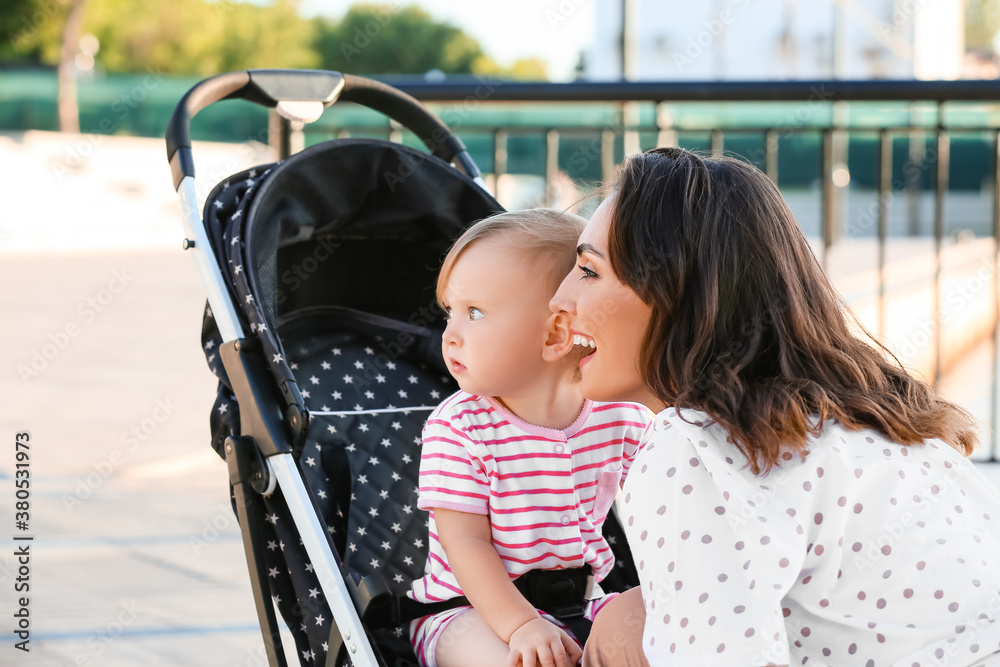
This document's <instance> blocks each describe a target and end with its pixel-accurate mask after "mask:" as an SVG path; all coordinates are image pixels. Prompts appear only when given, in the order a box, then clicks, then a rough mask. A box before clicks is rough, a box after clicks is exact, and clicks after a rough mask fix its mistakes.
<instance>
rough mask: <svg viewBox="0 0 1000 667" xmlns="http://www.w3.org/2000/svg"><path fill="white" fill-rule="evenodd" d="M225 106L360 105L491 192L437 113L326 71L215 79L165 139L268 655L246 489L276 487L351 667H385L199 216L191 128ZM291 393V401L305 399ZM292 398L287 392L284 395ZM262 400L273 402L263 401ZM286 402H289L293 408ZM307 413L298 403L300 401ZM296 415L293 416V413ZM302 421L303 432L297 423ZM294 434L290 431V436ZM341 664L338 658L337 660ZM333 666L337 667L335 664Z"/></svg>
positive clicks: (303, 110)
mask: <svg viewBox="0 0 1000 667" xmlns="http://www.w3.org/2000/svg"><path fill="white" fill-rule="evenodd" d="M224 99H245V100H248V101H251V102H255V103H257V104H260V105H262V106H266V107H270V108H274V109H275V110H276V112H277V113H278V114H279V115H280V116H281V117H283V118H285V119H287V120H289V121H297V122H311V121H314V120H316V119H317V118H319V116H320V115H321V114H322V111H323V109H324V108H325V107H328V106H330V105H332V104H333V103H335V102H336V101H338V100H340V99H343V100H347V101H353V102H357V103H360V104H363V105H365V106H368V107H370V108H373V109H375V110H377V111H380V112H382V113H384V114H386V115H387V116H389V117H390V118H392V119H394V120H396V121H398V122H400V123H402V124H403V125H404V126H405V127H407V128H409V129H411V130H412V131H414V132H415V133H416V134H417V135H418V136H419V137H420V138H421V139H422V140H423V141H424V143H425V144H426V145H427V147H428V148H429V149H430V150H431V152H432V153H433V154H434V155H436V156H437V157H440V158H442V159H444V160H445V161H446V162H453V163H455V164H456V166H457V167H459V168H460V169H461V170H462V171H463V172H464V173H465V174H466V175H468V176H469V177H470V178H472V179H473V180H474V181H475V182H476V183H477V184H479V185H480V186H481V187H482V188H483V189H484V190H485V189H486V187H485V184H484V182H483V180H482V178H481V176H480V173H479V169H478V168H477V167H476V165H475V163H474V162H473V161H472V159H471V158H470V157H469V155H468V152H467V151H466V150H465V146H464V145H463V144H462V142H461V141H460V140H459V139H458V138H457V137H455V136H454V135H453V134H452V133H451V132H450V131H449V130H448V128H447V127H446V126H445V125H444V124H443V123H442V122H441V121H440V120H438V119H437V118H436V117H435V116H434V115H433V114H432V113H431V112H429V111H428V110H426V109H425V108H424V107H423V106H422V105H421V104H420V103H419V102H417V101H416V100H415V99H413V98H412V97H410V96H408V95H406V94H405V93H402V92H400V91H398V90H395V89H393V88H391V87H389V86H386V85H384V84H381V83H379V82H377V81H374V80H371V79H366V78H363V77H356V76H351V75H344V74H340V73H338V72H330V71H322V70H249V71H243V72H230V73H226V74H220V75H218V76H215V77H211V78H209V79H206V80H204V81H202V82H201V83H199V84H197V85H195V86H194V87H193V88H191V90H190V91H188V93H187V94H186V95H185V96H184V97H183V98H182V99H181V101H180V103H179V104H178V106H177V108H176V110H175V111H174V114H173V116H172V118H171V121H170V125H169V127H168V130H167V133H166V141H167V157H168V160H169V162H170V166H171V170H172V173H173V180H174V187H175V189H176V191H177V193H178V196H179V198H180V203H181V214H182V218H183V224H184V232H185V235H186V237H185V239H184V242H183V247H184V248H185V249H186V250H191V251H193V253H192V257H193V259H194V261H195V266H196V268H197V270H198V273H199V275H200V277H201V280H202V283H203V285H204V286H205V289H206V292H207V297H208V302H209V305H210V307H211V309H212V313H213V316H214V318H215V320H216V324H217V326H218V328H219V332H220V333H221V335H222V340H223V343H224V345H223V346H222V347H221V349H220V355H221V358H222V361H223V363H224V365H225V368H226V371H227V373H228V374H229V377H230V380H231V381H232V385H233V389H234V391H235V393H236V395H237V397H238V398H240V399H242V398H244V397H245V398H246V399H247V400H246V401H244V400H240V404H241V407H242V406H244V405H245V406H247V408H251V409H247V410H246V411H245V412H243V411H241V430H242V435H241V436H238V437H231V438H228V439H227V440H226V444H225V450H226V460H227V463H228V466H229V471H230V482H231V483H232V485H233V490H234V496H235V499H236V505H237V513H238V515H239V519H240V525H241V530H242V531H243V535H244V539H243V542H244V549H245V552H246V557H247V565H248V567H249V569H250V575H251V585H252V587H253V589H254V599H255V602H256V605H257V612H258V618H259V619H260V623H261V633H262V635H263V639H264V645H265V648H266V651H267V654H268V660H269V662H270V663H271V664H274V665H285V664H286V661H285V657H284V654H283V653H282V652H281V651H279V650H278V649H279V648H280V647H281V639H280V636H279V635H278V632H277V624H276V620H275V613H274V607H273V605H272V604H271V601H270V596H269V595H268V594H267V585H268V584H267V581H266V577H264V578H263V580H262V578H261V576H260V575H261V572H262V571H261V570H260V568H259V567H258V566H259V563H258V561H257V556H256V555H255V552H254V545H258V546H259V545H260V541H261V538H260V535H258V534H255V530H254V527H253V522H251V521H249V520H248V518H247V517H248V509H247V504H248V503H249V502H251V501H252V498H253V496H252V493H251V492H250V491H249V490H248V489H246V484H250V485H251V486H252V487H253V490H254V491H256V492H257V493H260V494H262V495H269V494H270V493H272V492H273V491H274V490H275V488H276V487H279V488H280V489H281V492H282V495H283V497H284V499H285V502H286V503H287V505H288V509H289V511H290V512H291V514H292V517H293V518H294V520H295V523H296V525H297V526H298V529H299V532H300V536H301V539H302V541H303V545H304V547H305V549H306V551H307V553H308V555H309V558H310V560H311V562H312V564H313V566H314V567H315V568H316V574H317V576H318V579H319V583H320V585H321V587H322V591H323V595H324V596H325V597H326V599H327V601H328V603H329V604H330V609H331V612H332V613H333V614H334V622H335V624H336V626H337V628H338V630H339V632H340V636H341V638H342V639H343V642H344V643H343V645H344V646H345V647H346V648H347V651H348V653H349V658H350V660H351V662H352V664H354V665H356V666H357V667H379V664H380V663H379V660H378V659H377V658H376V656H375V653H374V651H373V649H372V647H371V646H370V645H369V643H368V641H367V638H366V632H365V628H364V627H363V625H362V622H361V619H360V618H359V615H358V612H357V610H356V608H355V604H354V599H353V597H352V592H351V590H350V589H349V588H348V586H347V584H346V582H345V580H344V577H343V576H342V575H341V570H340V567H339V564H338V560H337V558H336V556H335V555H334V553H333V551H332V550H331V548H330V544H329V541H328V538H327V535H326V533H325V531H324V529H323V527H322V526H321V525H320V522H319V518H318V516H317V513H316V509H315V506H314V504H313V501H312V499H311V497H310V495H309V492H308V491H307V490H306V488H305V485H304V483H303V479H302V476H301V473H300V472H299V470H298V468H297V464H296V462H295V460H294V458H293V454H292V449H293V448H292V444H291V443H292V441H293V439H294V436H293V437H289V430H291V432H292V433H293V434H294V433H295V432H296V429H300V428H302V426H303V424H302V422H304V421H305V414H304V412H301V411H300V412H299V413H296V412H295V411H292V412H291V414H288V413H286V415H285V417H286V418H285V420H284V421H285V422H286V423H283V420H282V418H281V415H280V414H275V412H274V411H270V412H269V411H266V410H264V409H262V407H261V406H264V405H267V404H268V401H269V400H271V401H273V403H272V404H277V405H281V404H283V402H282V399H283V397H282V396H280V395H277V394H278V392H277V391H275V389H274V388H271V389H270V391H268V383H267V382H257V381H256V380H257V379H258V378H261V377H262V376H263V375H264V374H267V373H268V369H267V367H266V365H264V364H261V363H260V361H261V360H260V355H259V354H258V355H256V356H255V355H254V352H255V351H256V350H254V349H253V347H254V346H253V341H252V340H247V339H245V337H244V336H245V334H244V331H243V328H242V326H241V324H240V319H239V316H238V315H237V312H236V309H235V307H234V304H233V303H232V301H231V299H230V297H229V292H228V288H227V287H226V283H225V282H224V278H223V273H222V269H221V267H220V266H219V263H218V261H217V259H216V256H215V254H214V253H213V252H212V247H211V242H210V241H209V235H208V232H207V230H206V226H205V223H204V220H203V219H202V214H201V212H200V211H199V208H198V201H197V191H196V188H195V175H194V162H193V157H192V153H191V142H190V135H189V126H190V122H191V119H192V118H193V117H194V116H195V114H197V113H198V112H199V111H200V110H202V109H203V108H205V107H207V106H209V105H210V104H212V103H214V102H217V101H220V100H224ZM292 385H293V386H292V387H290V388H288V391H289V392H290V394H291V395H292V396H293V397H294V396H297V395H298V389H297V388H296V387H294V383H292ZM284 391H285V388H284V387H282V392H284ZM261 392H264V393H265V394H266V393H272V394H274V396H262V395H261ZM286 402H287V401H286ZM299 403H301V398H299ZM293 407H294V406H293ZM297 419H298V422H299V423H296V420H297ZM289 427H290V429H289ZM333 654H334V660H336V652H335V651H334V652H333ZM328 664H332V663H330V662H329V658H328Z"/></svg>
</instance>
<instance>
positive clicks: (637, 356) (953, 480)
mask: <svg viewBox="0 0 1000 667" xmlns="http://www.w3.org/2000/svg"><path fill="white" fill-rule="evenodd" d="M577 253H578V255H579V258H578V259H579V262H578V264H579V267H578V269H577V270H575V271H574V272H572V273H571V274H570V275H569V276H567V277H566V279H565V280H564V281H563V283H562V285H561V287H560V288H559V291H558V292H557V294H556V295H555V297H554V298H553V300H552V302H551V304H550V306H551V308H552V310H553V311H555V312H566V313H568V314H569V315H570V317H571V319H572V321H571V327H572V330H573V333H574V334H576V335H581V336H584V337H585V338H584V339H585V340H588V341H593V343H592V344H593V346H594V351H593V353H592V354H590V355H589V356H587V357H585V358H584V359H582V360H581V362H580V366H581V373H582V390H583V394H584V395H585V396H586V397H587V398H590V399H593V400H600V401H611V400H614V401H619V400H626V401H637V402H640V403H643V404H644V405H646V406H647V407H648V408H649V409H650V410H652V411H654V412H658V413H659V414H658V415H657V417H656V429H657V430H656V433H655V435H654V437H653V438H652V440H651V441H650V443H649V444H648V445H647V447H646V449H645V450H644V451H643V452H642V453H641V454H640V455H639V457H638V458H637V459H636V461H635V463H634V465H633V467H632V473H631V474H630V476H629V478H628V481H627V482H626V484H625V486H624V488H623V490H622V498H623V504H622V507H621V515H622V520H623V521H624V523H625V526H626V531H627V534H628V540H629V545H630V546H631V548H632V552H633V555H634V557H635V561H636V563H637V564H638V568H639V579H640V582H641V586H640V587H639V589H634V590H633V591H629V592H628V593H626V594H624V595H622V596H621V597H620V598H618V599H617V600H615V601H614V602H612V603H610V604H609V605H608V607H607V608H608V609H609V610H610V609H612V605H614V609H616V611H611V612H609V613H605V614H602V615H601V616H599V617H598V622H597V623H596V624H595V627H594V632H593V634H592V635H591V642H590V643H588V646H587V650H586V653H585V657H584V662H585V664H591V665H601V664H607V665H625V664H646V662H647V661H648V664H651V665H668V664H669V665H673V664H678V665H787V664H795V665H799V664H803V663H806V662H807V661H811V664H830V665H888V664H900V665H914V664H920V665H934V664H945V663H947V664H948V665H955V666H957V665H973V664H1000V654H997V651H998V650H1000V623H998V622H994V621H996V620H997V618H998V617H1000V539H998V532H1000V493H998V492H997V490H996V489H995V488H993V487H992V486H991V485H990V483H989V482H988V481H986V480H985V479H984V478H983V476H982V475H981V473H979V471H977V470H976V469H975V468H974V467H973V466H972V464H971V463H969V462H968V460H967V459H966V458H965V456H967V455H968V454H969V453H970V452H971V451H972V450H973V448H974V447H975V445H976V436H975V434H974V422H973V420H972V418H971V417H970V416H969V415H968V413H966V412H965V411H964V410H962V409H960V408H958V407H957V406H955V405H953V404H951V403H948V402H946V401H944V400H942V399H940V398H939V397H937V396H936V395H935V394H934V392H933V390H932V389H931V388H930V387H929V386H928V385H926V384H925V383H924V382H922V381H920V380H917V379H915V378H913V377H911V376H910V375H908V374H907V373H906V371H904V370H903V369H902V368H901V367H900V365H899V364H898V362H896V361H895V359H894V358H890V359H887V358H886V356H887V354H886V351H885V350H884V349H881V347H880V346H879V345H878V344H877V343H876V342H874V341H871V340H862V339H861V338H859V337H857V336H856V335H855V334H854V333H853V331H852V328H851V326H849V324H848V320H847V317H846V309H844V308H843V306H842V304H841V302H840V300H839V297H838V296H837V294H836V293H835V292H834V290H833V288H832V287H831V286H830V284H829V282H828V281H827V279H826V277H825V276H824V274H823V272H822V270H821V269H820V267H819V266H818V264H817V263H816V260H815V258H814V257H813V255H812V253H811V251H810V249H809V246H808V244H807V243H806V241H805V238H804V237H803V236H802V233H801V232H800V230H799V228H798V225H797V224H796V222H795V220H794V218H793V216H792V214H791V212H790V211H789V210H788V207H787V206H786V204H785V203H784V200H783V199H782V197H781V194H780V193H779V191H778V190H777V188H776V187H775V186H774V185H773V184H772V183H771V182H770V181H769V180H768V179H767V177H766V176H764V174H762V173H761V172H760V171H759V170H757V169H755V168H753V167H751V166H749V165H746V164H744V163H742V162H739V161H736V160H732V159H727V158H713V159H705V158H702V157H699V156H697V155H695V154H693V153H690V152H688V151H685V150H682V149H679V148H661V149H655V150H652V151H647V152H645V153H642V154H640V155H637V156H633V157H632V158H630V159H629V160H627V161H626V163H625V164H624V165H623V166H622V169H621V171H620V175H619V178H618V181H617V183H616V184H615V185H614V187H613V188H612V191H611V194H610V196H609V197H608V199H606V200H605V201H604V202H603V203H602V204H601V206H600V207H599V208H598V209H597V211H596V212H595V213H594V216H593V218H592V219H591V221H590V223H589V224H588V226H587V228H586V230H585V231H584V233H583V235H582V236H581V237H580V245H579V247H578V249H577ZM857 328H860V327H857ZM888 356H889V357H891V355H888ZM640 595H641V598H640ZM611 619H615V622H614V623H609V621H611ZM640 642H641V643H640ZM991 654H997V655H995V656H994V657H993V658H992V660H993V662H989V661H990V658H989V657H988V656H990V655H991ZM984 659H985V660H987V662H986V663H983V662H982V661H983V660H984ZM977 661H978V662H977Z"/></svg>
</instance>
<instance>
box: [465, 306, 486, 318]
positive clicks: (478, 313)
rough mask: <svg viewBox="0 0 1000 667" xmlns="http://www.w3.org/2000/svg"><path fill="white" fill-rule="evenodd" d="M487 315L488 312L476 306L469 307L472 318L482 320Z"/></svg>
mask: <svg viewBox="0 0 1000 667" xmlns="http://www.w3.org/2000/svg"><path fill="white" fill-rule="evenodd" d="M484 317H486V313H484V312H483V311H481V310H479V309H478V308H476V307H472V308H469V319H470V320H481V319H483V318H484Z"/></svg>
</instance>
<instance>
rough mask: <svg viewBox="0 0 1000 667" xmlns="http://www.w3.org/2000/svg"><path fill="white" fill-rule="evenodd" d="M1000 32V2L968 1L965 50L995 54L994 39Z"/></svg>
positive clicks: (966, 7)
mask: <svg viewBox="0 0 1000 667" xmlns="http://www.w3.org/2000/svg"><path fill="white" fill-rule="evenodd" d="M997 32H1000V0H967V4H966V5H965V50H966V51H972V50H983V51H990V52H995V51H996V48H995V47H994V45H993V39H994V37H996V35H997Z"/></svg>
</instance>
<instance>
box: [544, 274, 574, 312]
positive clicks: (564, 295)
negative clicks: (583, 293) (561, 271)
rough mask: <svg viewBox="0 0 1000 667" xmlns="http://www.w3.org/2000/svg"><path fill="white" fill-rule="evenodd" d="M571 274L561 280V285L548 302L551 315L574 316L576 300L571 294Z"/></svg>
mask: <svg viewBox="0 0 1000 667" xmlns="http://www.w3.org/2000/svg"><path fill="white" fill-rule="evenodd" d="M572 278H573V272H572V271H570V272H569V273H568V274H566V277H565V278H563V281H562V284H560V285H559V289H557V290H556V293H555V295H553V297H552V298H551V299H550V300H549V310H551V311H552V312H553V313H556V314H558V313H569V314H570V315H575V314H576V298H575V295H574V294H573V280H572Z"/></svg>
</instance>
